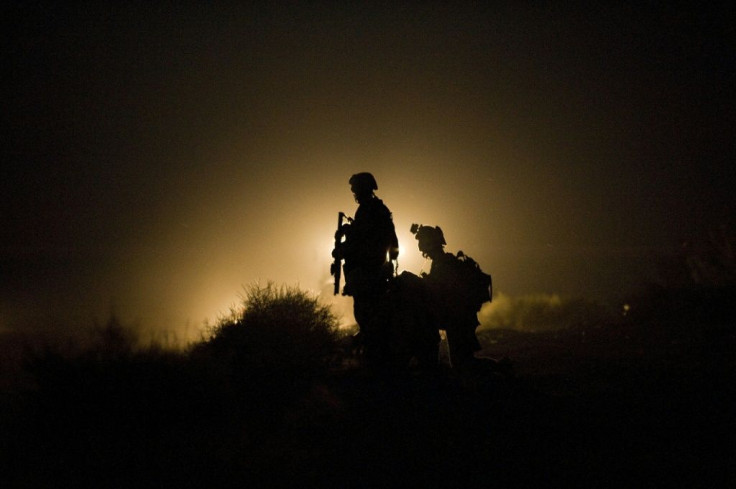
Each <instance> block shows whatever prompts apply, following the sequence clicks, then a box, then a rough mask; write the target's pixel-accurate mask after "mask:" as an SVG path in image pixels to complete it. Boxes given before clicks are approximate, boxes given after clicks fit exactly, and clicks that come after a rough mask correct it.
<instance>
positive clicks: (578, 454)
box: [0, 324, 736, 487]
mask: <svg viewBox="0 0 736 489" xmlns="http://www.w3.org/2000/svg"><path fill="white" fill-rule="evenodd" d="M481 340H482V343H483V344H484V345H485V349H484V351H483V354H485V355H488V356H491V357H495V358H498V357H501V356H507V357H509V358H510V359H512V360H513V362H514V371H515V376H514V377H513V378H504V377H500V376H493V375H485V376H482V377H478V378H475V379H472V380H463V379H460V378H458V377H456V376H455V375H453V374H452V373H451V372H450V371H448V370H447V369H443V370H442V371H441V372H440V373H439V374H438V375H436V376H433V377H417V376H406V377H392V378H388V379H380V378H375V377H372V376H369V375H367V374H366V373H365V372H363V371H361V370H356V369H338V370H333V371H332V372H331V373H329V374H328V375H323V376H319V377H317V378H311V380H310V381H309V382H300V381H294V382H293V383H290V381H288V380H286V381H285V380H284V379H278V378H277V377H278V376H276V377H274V378H273V379H271V378H268V377H266V378H262V379H257V380H258V382H256V381H255V380H254V381H252V382H251V383H250V384H248V385H249V386H250V387H249V389H246V390H243V389H240V388H238V386H237V385H233V380H234V378H233V377H231V376H230V377H229V376H227V375H222V372H218V371H217V367H216V366H215V367H213V366H212V365H208V366H205V367H203V365H204V364H201V363H197V362H196V361H192V360H185V359H183V358H182V357H181V356H177V355H169V354H165V353H163V352H152V353H149V354H147V355H140V356H137V357H135V359H130V358H127V357H126V358H127V359H124V360H120V359H118V360H109V359H103V360H100V359H86V360H84V361H81V360H80V361H77V362H74V363H73V364H70V363H68V362H64V361H63V360H60V359H58V358H56V360H55V359H54V358H55V357H53V355H51V356H46V357H44V359H43V361H42V362H41V366H40V367H39V366H38V363H37V365H36V373H37V377H38V379H41V380H40V383H38V384H25V387H24V386H23V385H21V386H20V387H19V386H18V384H17V383H14V382H5V383H4V384H3V391H2V396H3V397H2V409H3V415H2V418H1V419H0V423H1V424H0V429H1V430H2V433H3V440H2V443H3V444H2V450H3V453H2V464H3V466H2V467H0V469H1V470H0V472H2V474H4V476H3V478H4V479H6V483H5V484H3V487H144V486H145V487H152V486H156V487H232V486H237V487H246V486H251V485H252V486H255V487H263V486H285V485H289V486H294V485H298V486H306V487H406V486H409V485H411V486H424V487H437V486H444V487H509V486H532V485H533V486H544V487H547V486H549V485H555V486H559V487H571V486H584V487H632V486H637V487H673V486H679V487H736V485H735V484H736V443H734V442H735V441H736V422H735V421H734V413H735V412H736V410H734V408H735V407H736V403H734V401H733V400H732V399H736V395H734V394H736V392H735V391H736V383H734V380H735V377H736V369H735V368H734V367H736V360H735V358H736V355H734V347H736V328H735V327H734V326H732V325H731V326H728V327H713V326H710V327H708V328H695V327H693V328H692V329H689V330H686V331H682V330H681V331H679V332H672V331H667V329H666V328H654V327H648V328H643V327H641V326H640V327H635V326H633V325H631V324H622V325H617V326H615V327H614V326H608V327H600V328H589V329H586V330H582V329H575V330H563V331H557V332H545V333H520V332H514V331H497V330H494V331H490V332H486V333H483V334H481ZM54 361H57V364H54ZM3 366H4V367H5V368H6V373H7V367H8V365H7V362H6V364H4V365H3ZM38 372H40V375H39V374H38ZM18 378H20V377H18ZM38 379H37V380H38ZM29 386H33V388H31V389H30V390H28V387H29ZM274 386H281V387H279V388H278V389H275V388H274ZM284 386H288V387H284Z"/></svg>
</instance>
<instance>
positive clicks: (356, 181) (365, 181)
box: [348, 172, 378, 191]
mask: <svg viewBox="0 0 736 489" xmlns="http://www.w3.org/2000/svg"><path fill="white" fill-rule="evenodd" d="M348 183H349V184H350V185H352V186H353V187H359V188H361V189H366V190H371V191H372V190H378V184H377V183H376V179H375V178H373V175H371V174H370V173H368V172H363V173H356V174H355V175H353V176H352V177H350V180H349V181H348Z"/></svg>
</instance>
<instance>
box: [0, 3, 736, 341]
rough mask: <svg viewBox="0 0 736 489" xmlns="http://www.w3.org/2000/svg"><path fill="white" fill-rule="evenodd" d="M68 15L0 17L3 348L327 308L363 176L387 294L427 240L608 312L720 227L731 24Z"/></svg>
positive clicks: (499, 274) (613, 13)
mask: <svg viewBox="0 0 736 489" xmlns="http://www.w3.org/2000/svg"><path fill="white" fill-rule="evenodd" d="M28 3H30V2H28ZM73 3H74V5H71V6H69V5H68V6H59V5H56V3H55V2H54V3H48V4H45V3H44V2H34V3H33V5H31V6H28V5H26V6H14V7H2V9H3V19H4V23H5V24H6V25H5V27H4V29H3V32H4V36H3V37H4V40H3V51H2V56H3V66H4V67H5V69H4V72H5V74H4V75H3V93H4V96H3V106H4V109H3V137H2V157H3V170H2V173H3V178H2V182H1V183H0V186H1V187H0V199H2V200H1V201H2V214H0V233H2V244H1V245H0V265H1V266H2V268H1V269H0V329H2V328H18V327H21V326H22V325H24V324H26V323H29V322H44V321H46V322H48V321H51V320H56V319H59V318H71V319H72V320H79V321H84V322H88V321H89V319H90V318H93V317H96V318H102V319H104V318H105V317H106V315H107V313H108V312H109V311H110V310H111V308H112V309H114V310H115V311H117V313H118V314H119V315H121V316H123V317H124V318H136V319H138V320H141V321H143V322H148V323H150V324H164V323H166V324H169V325H171V324H184V323H185V322H187V321H189V322H190V323H191V324H199V323H201V322H202V321H203V320H204V319H205V318H210V319H213V318H215V317H216V316H217V313H218V312H226V311H227V308H228V306H229V305H230V304H232V303H234V302H236V301H237V300H238V294H239V293H240V292H241V291H242V288H241V286H242V285H244V284H249V283H253V282H255V281H258V280H260V281H261V282H264V281H266V280H274V281H276V282H277V283H286V284H289V285H295V284H298V285H300V286H301V287H303V288H306V289H309V290H314V291H315V292H320V291H323V290H324V291H325V292H326V293H329V291H330V290H331V286H329V279H330V277H329V275H328V268H329V260H330V257H329V252H330V249H331V240H332V234H333V232H334V229H333V227H334V225H335V221H336V214H337V212H338V211H340V210H343V211H345V212H347V213H348V214H352V213H353V212H354V210H355V203H354V202H353V201H352V197H351V195H350V192H349V187H348V185H347V180H348V178H349V177H350V175H351V174H353V173H356V172H359V171H370V172H372V173H373V174H374V175H375V176H376V178H377V180H378V184H379V190H378V192H377V193H378V195H379V197H381V198H382V199H383V200H384V201H385V203H386V204H387V205H388V206H389V207H390V208H391V210H392V211H393V213H394V220H395V222H396V224H397V228H398V230H399V238H400V240H401V245H402V256H401V257H400V260H399V264H400V269H402V270H409V271H412V272H415V273H418V272H419V270H420V269H421V267H422V266H423V260H422V259H421V257H420V256H419V253H418V251H417V250H416V244H415V241H414V240H413V238H412V237H411V235H410V234H409V232H408V228H409V225H410V224H411V223H412V222H419V223H422V224H430V225H440V226H441V227H442V228H443V230H444V231H445V235H446V238H447V242H448V249H449V250H450V251H457V250H460V249H462V250H464V251H465V252H466V253H468V254H470V255H472V256H474V257H475V258H476V259H477V260H478V261H479V262H480V263H481V264H482V265H483V267H484V268H485V269H486V270H488V271H490V272H491V273H492V274H493V275H494V282H495V286H496V289H497V290H499V291H502V292H505V293H508V294H526V293H537V292H544V293H559V294H563V295H574V296H580V295H582V296H590V297H593V298H610V297H615V296H617V295H620V294H623V293H626V292H628V291H630V290H631V289H632V288H633V287H634V286H636V285H637V284H639V283H640V282H641V280H642V279H643V278H644V277H646V276H648V274H650V273H651V264H652V263H653V262H654V261H655V260H656V259H657V257H659V256H661V255H662V254H666V253H670V252H672V251H673V250H676V249H677V247H678V246H679V243H680V242H681V241H682V240H683V239H687V238H690V237H692V236H695V235H698V234H702V233H704V232H705V230H706V229H708V228H709V227H711V226H715V225H718V224H721V223H723V222H726V221H728V220H729V219H732V218H733V211H734V201H735V200H736V199H735V198H734V190H736V186H735V185H734V183H735V182H736V178H735V176H736V175H735V173H736V170H735V169H734V164H733V163H734V156H736V146H735V144H734V117H735V116H734V114H736V110H734V109H736V107H735V104H734V88H736V86H735V84H734V81H735V79H736V76H735V68H736V64H735V61H734V60H736V56H735V54H736V53H735V52H734V45H733V44H731V43H730V42H729V38H732V37H734V35H733V34H734V33H733V30H734V27H733V26H734V25H736V24H735V22H734V21H735V20H736V16H735V15H734V7H733V6H732V5H733V4H732V3H726V2H724V3H723V4H722V5H724V6H718V5H716V6H714V5H700V2H698V4H696V3H695V2H694V3H693V4H692V5H690V6H688V5H683V6H679V7H673V6H669V5H668V4H667V2H612V4H613V5H612V6H609V7H605V6H592V4H591V3H590V2H580V3H577V2H572V3H571V2H504V3H496V4H492V3H488V4H487V3H485V2H480V3H470V2H468V3H455V2H430V3H427V4H425V5H422V6H417V5H415V3H414V2H410V3H402V2H387V3H385V4H380V3H373V2H371V3H370V6H365V5H364V6H359V5H353V2H335V3H321V2H300V3H295V4H294V5H292V6H288V4H286V3H279V6H273V5H270V4H269V3H268V2H263V3H260V2H259V3H258V4H249V5H250V6H243V5H238V2H233V3H222V2H214V3H212V4H211V5H207V6H205V4H204V3H201V4H200V2H191V3H190V2H184V5H177V4H176V2H165V3H164V2H161V3H155V2H154V4H155V5H153V6H152V5H150V4H149V3H146V2H127V3H126V4H125V5H118V2H110V3H109V4H106V2H90V4H89V5H87V6H81V4H79V3H77V2H73ZM121 3H122V2H121ZM344 3H345V4H347V3H349V4H350V5H349V6H348V5H345V4H344ZM558 3H559V4H561V5H558ZM715 3H716V4H717V2H715ZM156 5H159V6H156ZM187 5H188V6H187ZM55 318H56V319H55Z"/></svg>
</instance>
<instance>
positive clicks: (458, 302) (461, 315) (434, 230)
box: [412, 225, 481, 369]
mask: <svg viewBox="0 0 736 489" xmlns="http://www.w3.org/2000/svg"><path fill="white" fill-rule="evenodd" d="M412 232H413V233H414V234H415V237H416V239H417V241H418V246H419V251H421V252H422V255H423V256H425V257H427V258H429V259H431V260H432V265H431V268H430V271H429V273H428V274H427V273H425V274H423V277H424V279H425V281H426V285H427V288H428V290H429V297H430V301H431V302H430V306H431V307H432V310H433V313H434V314H433V315H434V317H435V320H436V321H437V324H438V326H439V328H440V329H444V330H445V333H446V334H447V344H448V346H449V352H450V364H451V365H452V367H453V368H454V369H466V368H473V367H475V366H476V365H477V364H478V362H479V359H477V358H475V356H474V353H475V352H476V351H479V350H480V349H481V347H480V343H479V342H478V338H477V337H476V336H475V329H476V328H477V327H478V325H479V324H480V323H479V322H478V316H477V302H474V301H473V300H472V298H471V297H469V294H468V293H467V284H464V283H463V282H462V280H463V277H462V276H461V274H460V273H458V260H459V259H458V257H457V256H455V255H453V254H452V253H448V252H445V250H444V246H445V244H446V243H445V236H444V234H443V233H442V229H440V228H439V226H438V227H432V226H416V225H415V226H412Z"/></svg>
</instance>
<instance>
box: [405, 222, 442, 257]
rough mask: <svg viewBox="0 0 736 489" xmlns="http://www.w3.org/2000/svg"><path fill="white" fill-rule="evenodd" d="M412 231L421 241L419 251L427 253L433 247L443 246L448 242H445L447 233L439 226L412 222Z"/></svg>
mask: <svg viewBox="0 0 736 489" xmlns="http://www.w3.org/2000/svg"><path fill="white" fill-rule="evenodd" d="M411 232H412V233H413V234H414V236H415V237H416V239H417V241H419V251H421V252H422V253H426V252H427V251H429V250H432V249H437V248H442V247H443V246H444V245H446V244H447V243H446V242H445V235H444V234H443V233H442V229H441V228H440V227H439V226H436V227H432V226H422V225H418V224H412V226H411Z"/></svg>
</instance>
